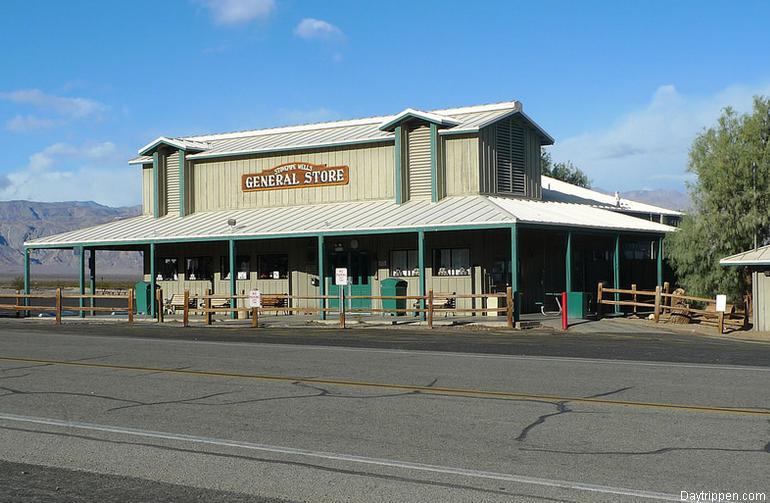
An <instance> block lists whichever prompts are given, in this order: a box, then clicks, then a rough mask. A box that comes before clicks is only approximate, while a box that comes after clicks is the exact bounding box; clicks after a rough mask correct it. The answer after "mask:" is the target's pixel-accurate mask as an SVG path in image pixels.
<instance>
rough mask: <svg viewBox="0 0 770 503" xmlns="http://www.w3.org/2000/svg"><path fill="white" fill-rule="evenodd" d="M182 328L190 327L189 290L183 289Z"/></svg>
mask: <svg viewBox="0 0 770 503" xmlns="http://www.w3.org/2000/svg"><path fill="white" fill-rule="evenodd" d="M182 313H183V314H182V326H184V327H189V326H190V290H188V289H187V288H185V289H184V307H183V308H182Z"/></svg>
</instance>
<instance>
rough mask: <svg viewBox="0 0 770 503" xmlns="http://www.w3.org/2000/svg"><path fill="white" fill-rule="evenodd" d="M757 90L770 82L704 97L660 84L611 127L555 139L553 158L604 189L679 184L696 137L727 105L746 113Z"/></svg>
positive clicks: (685, 175) (685, 176) (766, 91)
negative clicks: (645, 100)
mask: <svg viewBox="0 0 770 503" xmlns="http://www.w3.org/2000/svg"><path fill="white" fill-rule="evenodd" d="M757 94H770V84H768V85H763V86H754V87H749V86H737V85H736V86H731V87H728V88H726V89H723V90H720V91H719V92H716V93H713V94H711V95H707V96H695V95H685V94H681V93H680V92H678V91H677V90H676V88H675V87H674V86H672V85H664V86H661V87H659V88H658V89H657V90H656V91H655V93H654V94H653V96H652V98H651V99H650V101H649V103H647V104H646V105H645V106H644V107H641V108H639V109H638V110H634V111H632V112H630V113H628V114H625V115H623V116H621V117H619V118H618V119H617V121H616V122H615V124H614V125H612V126H611V127H609V128H605V129H600V130H594V131H586V132H584V133H581V134H579V135H575V136H572V137H569V138H566V139H564V140H561V141H557V143H556V145H554V146H553V147H551V152H552V155H553V158H554V160H555V161H565V160H571V161H573V162H574V163H575V164H576V165H577V166H578V167H580V168H581V169H583V170H584V171H585V172H586V173H588V175H589V177H591V179H592V180H593V182H594V185H596V186H597V187H602V188H604V189H607V190H630V189H637V188H639V187H647V186H650V185H652V186H655V187H667V188H681V187H682V186H683V184H684V181H685V180H688V179H690V175H688V173H687V172H686V168H687V156H688V152H689V149H690V145H691V144H692V141H693V139H694V138H695V136H696V135H697V134H698V133H699V132H700V131H701V130H702V129H703V128H706V127H711V126H712V125H714V124H715V122H716V120H717V118H718V117H719V115H720V114H721V112H722V110H723V109H724V108H725V107H728V106H731V107H733V108H735V109H736V110H737V111H739V112H747V111H749V110H750V109H751V104H752V98H753V96H755V95H757Z"/></svg>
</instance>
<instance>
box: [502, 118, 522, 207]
mask: <svg viewBox="0 0 770 503" xmlns="http://www.w3.org/2000/svg"><path fill="white" fill-rule="evenodd" d="M524 148H525V135H524V128H523V127H521V126H520V125H519V124H515V123H512V122H511V121H507V120H506V121H501V122H499V123H498V124H497V132H496V137H495V151H496V153H497V191H498V192H511V193H513V194H519V195H526V182H527V177H526V168H525V166H524Z"/></svg>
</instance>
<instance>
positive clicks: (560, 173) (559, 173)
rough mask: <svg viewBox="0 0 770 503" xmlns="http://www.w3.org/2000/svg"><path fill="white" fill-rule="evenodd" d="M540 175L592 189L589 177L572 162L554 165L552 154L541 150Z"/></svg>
mask: <svg viewBox="0 0 770 503" xmlns="http://www.w3.org/2000/svg"><path fill="white" fill-rule="evenodd" d="M540 173H541V174H543V175H545V176H550V177H551V178H556V179H557V180H562V181H564V182H567V183H571V184H573V185H579V186H580V187H585V188H591V180H590V179H589V178H588V175H586V174H585V173H583V171H582V170H581V169H580V168H578V167H577V166H575V165H574V164H573V163H572V161H567V162H557V163H554V162H553V159H551V153H550V152H546V151H545V150H542V149H541V150H540Z"/></svg>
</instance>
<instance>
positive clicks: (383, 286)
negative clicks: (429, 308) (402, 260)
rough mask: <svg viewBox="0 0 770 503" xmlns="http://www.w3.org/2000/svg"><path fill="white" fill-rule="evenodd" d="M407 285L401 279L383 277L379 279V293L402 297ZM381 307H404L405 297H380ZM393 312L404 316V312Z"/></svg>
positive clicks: (384, 295)
mask: <svg viewBox="0 0 770 503" xmlns="http://www.w3.org/2000/svg"><path fill="white" fill-rule="evenodd" d="M407 286H408V285H407V282H406V281H404V280H403V279H398V278H385V279H383V280H382V281H380V295H381V296H383V297H403V296H405V295H406V290H407ZM382 308H383V309H406V299H382ZM392 314H393V313H392ZM394 314H396V316H404V315H405V314H406V313H405V312H403V311H401V312H399V313H394Z"/></svg>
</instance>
